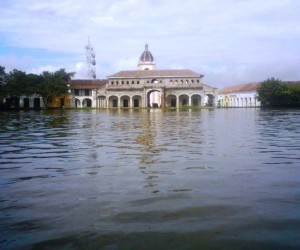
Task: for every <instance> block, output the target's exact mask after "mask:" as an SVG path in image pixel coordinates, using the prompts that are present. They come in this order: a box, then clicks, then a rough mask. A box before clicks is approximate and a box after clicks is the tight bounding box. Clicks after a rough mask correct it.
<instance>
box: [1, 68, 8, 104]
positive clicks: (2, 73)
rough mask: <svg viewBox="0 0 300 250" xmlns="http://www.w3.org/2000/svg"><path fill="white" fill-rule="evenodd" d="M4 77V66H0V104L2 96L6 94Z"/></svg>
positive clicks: (5, 76) (5, 75)
mask: <svg viewBox="0 0 300 250" xmlns="http://www.w3.org/2000/svg"><path fill="white" fill-rule="evenodd" d="M6 78H7V74H6V73H5V67H2V66H0V104H2V102H3V98H4V97H5V96H6Z"/></svg>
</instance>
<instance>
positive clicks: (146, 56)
mask: <svg viewBox="0 0 300 250" xmlns="http://www.w3.org/2000/svg"><path fill="white" fill-rule="evenodd" d="M143 62H154V57H153V56H152V54H151V52H150V51H149V50H148V44H146V45H145V51H144V52H143V53H142V55H141V57H140V63H143Z"/></svg>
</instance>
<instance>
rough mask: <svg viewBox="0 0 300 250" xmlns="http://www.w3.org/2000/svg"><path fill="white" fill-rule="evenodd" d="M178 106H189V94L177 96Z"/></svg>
mask: <svg viewBox="0 0 300 250" xmlns="http://www.w3.org/2000/svg"><path fill="white" fill-rule="evenodd" d="M179 106H181V107H187V106H189V96H188V95H180V96H179Z"/></svg>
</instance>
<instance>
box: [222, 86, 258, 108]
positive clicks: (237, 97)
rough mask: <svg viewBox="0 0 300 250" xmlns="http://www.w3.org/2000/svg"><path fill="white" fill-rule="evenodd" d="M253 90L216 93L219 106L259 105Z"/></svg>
mask: <svg viewBox="0 0 300 250" xmlns="http://www.w3.org/2000/svg"><path fill="white" fill-rule="evenodd" d="M260 105H261V104H260V101H258V100H257V93H256V90H255V91H249V92H231V93H224V94H218V106H220V107H260Z"/></svg>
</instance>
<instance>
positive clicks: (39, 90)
mask: <svg viewBox="0 0 300 250" xmlns="http://www.w3.org/2000/svg"><path fill="white" fill-rule="evenodd" d="M74 75H75V73H74V72H70V73H68V72H66V71H65V69H60V70H57V71H55V72H49V71H44V72H43V73H41V74H39V75H37V74H26V73H25V72H23V71H20V70H17V69H14V70H12V71H10V72H9V73H6V72H5V68H4V67H2V66H0V103H3V99H4V98H11V100H12V103H14V100H17V99H18V98H20V97H21V96H30V95H34V94H35V95H37V96H40V97H42V99H43V102H44V107H45V108H47V107H48V103H49V100H51V98H53V97H57V96H61V95H64V94H67V93H68V84H69V81H70V80H71V77H72V76H74Z"/></svg>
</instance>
